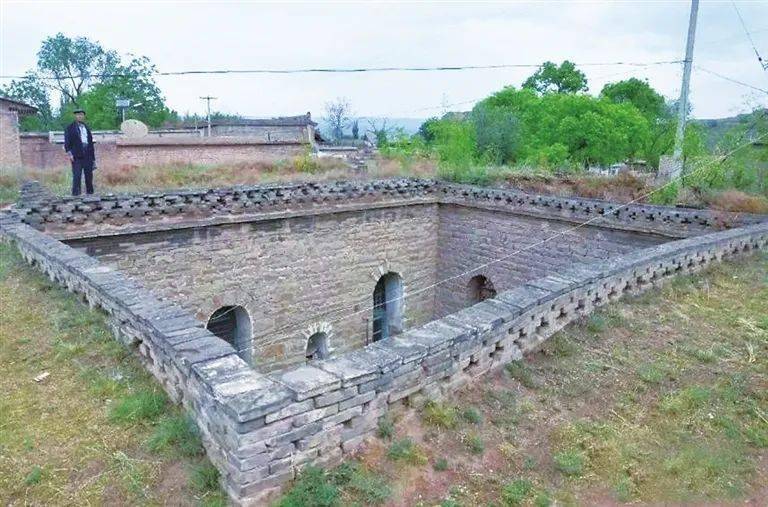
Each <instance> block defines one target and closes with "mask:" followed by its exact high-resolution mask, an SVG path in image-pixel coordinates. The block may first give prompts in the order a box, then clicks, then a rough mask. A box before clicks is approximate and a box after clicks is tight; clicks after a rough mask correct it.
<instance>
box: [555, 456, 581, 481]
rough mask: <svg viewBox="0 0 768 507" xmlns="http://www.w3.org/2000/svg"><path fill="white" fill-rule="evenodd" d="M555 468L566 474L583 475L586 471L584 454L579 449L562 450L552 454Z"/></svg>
mask: <svg viewBox="0 0 768 507" xmlns="http://www.w3.org/2000/svg"><path fill="white" fill-rule="evenodd" d="M552 461H554V462H555V468H556V469H557V470H559V471H560V472H562V473H563V474H565V475H569V476H574V475H581V474H582V472H583V471H584V455H583V454H582V453H581V452H579V451H562V452H558V453H557V454H555V455H554V456H552Z"/></svg>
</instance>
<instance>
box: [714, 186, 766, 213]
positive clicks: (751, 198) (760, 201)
mask: <svg viewBox="0 0 768 507" xmlns="http://www.w3.org/2000/svg"><path fill="white" fill-rule="evenodd" d="M704 201H705V202H706V204H707V205H708V206H709V207H711V208H714V209H718V210H723V211H736V212H742V213H768V197H764V196H760V195H752V194H747V193H745V192H742V191H740V190H726V191H725V192H719V193H715V194H712V195H708V196H705V197H704Z"/></svg>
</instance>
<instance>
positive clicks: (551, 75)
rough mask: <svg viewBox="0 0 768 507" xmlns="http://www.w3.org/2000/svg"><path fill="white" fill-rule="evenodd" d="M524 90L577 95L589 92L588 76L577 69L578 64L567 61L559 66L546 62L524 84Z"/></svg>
mask: <svg viewBox="0 0 768 507" xmlns="http://www.w3.org/2000/svg"><path fill="white" fill-rule="evenodd" d="M523 88H528V89H531V90H535V91H537V92H539V93H577V92H585V91H587V76H585V75H584V73H583V72H582V71H580V70H579V69H577V68H576V64H575V63H573V62H570V61H568V60H565V61H564V62H563V63H561V64H560V65H559V66H558V65H556V64H555V63H552V62H544V63H543V64H542V65H541V67H539V69H538V70H537V71H536V72H534V73H533V75H532V76H530V77H529V78H528V79H526V80H525V82H524V83H523Z"/></svg>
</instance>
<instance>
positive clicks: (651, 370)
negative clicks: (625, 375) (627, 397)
mask: <svg viewBox="0 0 768 507" xmlns="http://www.w3.org/2000/svg"><path fill="white" fill-rule="evenodd" d="M636 372H637V376H638V377H639V378H640V380H642V381H643V382H645V383H646V384H660V383H661V382H662V381H663V380H664V377H665V374H664V370H662V369H661V367H659V366H658V365H657V364H654V363H650V364H644V365H642V366H639V367H638V368H637V370H636Z"/></svg>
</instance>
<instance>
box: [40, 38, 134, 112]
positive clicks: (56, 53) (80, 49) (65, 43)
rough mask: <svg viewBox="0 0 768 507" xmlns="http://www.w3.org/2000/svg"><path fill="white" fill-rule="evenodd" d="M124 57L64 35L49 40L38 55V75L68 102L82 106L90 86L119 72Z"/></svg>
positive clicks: (85, 40)
mask: <svg viewBox="0 0 768 507" xmlns="http://www.w3.org/2000/svg"><path fill="white" fill-rule="evenodd" d="M119 64H120V57H119V56H118V55H117V52H116V51H106V50H105V49H104V48H102V47H101V45H100V44H99V43H98V42H93V41H91V40H89V39H87V38H85V37H75V38H74V39H71V38H69V37H67V36H66V35H64V34H62V33H57V34H56V35H54V36H53V37H48V38H47V39H45V40H44V41H43V44H42V46H41V47H40V51H38V52H37V75H38V76H39V77H40V78H41V79H44V80H46V82H48V83H50V84H51V86H53V87H54V88H55V89H56V90H57V91H59V92H60V93H61V95H62V97H63V98H64V100H65V101H67V102H74V103H75V104H78V99H79V98H80V95H82V94H83V93H84V92H85V91H86V90H87V89H88V87H89V86H90V85H91V84H93V83H95V82H100V81H103V80H104V78H105V75H110V74H114V73H115V72H116V71H117V70H118V66H119Z"/></svg>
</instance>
